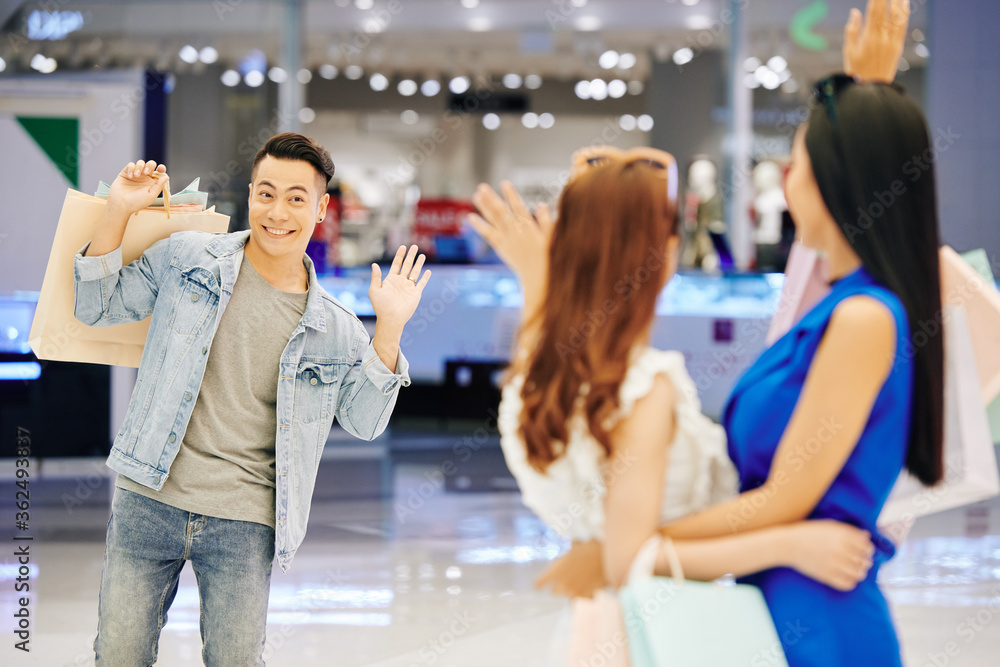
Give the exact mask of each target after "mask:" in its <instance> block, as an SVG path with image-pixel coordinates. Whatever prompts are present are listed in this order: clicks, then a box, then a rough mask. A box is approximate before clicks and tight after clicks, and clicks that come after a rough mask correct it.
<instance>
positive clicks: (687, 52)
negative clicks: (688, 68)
mask: <svg viewBox="0 0 1000 667" xmlns="http://www.w3.org/2000/svg"><path fill="white" fill-rule="evenodd" d="M692 60H694V51H692V50H691V49H689V48H688V47H686V46H685V47H684V48H682V49H677V50H676V51H674V64H675V65H687V64H688V63H689V62H691V61H692Z"/></svg>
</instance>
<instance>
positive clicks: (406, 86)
mask: <svg viewBox="0 0 1000 667" xmlns="http://www.w3.org/2000/svg"><path fill="white" fill-rule="evenodd" d="M418 89H419V86H418V85H417V82H416V81H414V80H413V79H403V80H402V81H400V82H399V84H398V85H397V86H396V91H397V92H398V93H399V94H400V95H402V96H403V97H410V96H412V95H416V94H417V90H418Z"/></svg>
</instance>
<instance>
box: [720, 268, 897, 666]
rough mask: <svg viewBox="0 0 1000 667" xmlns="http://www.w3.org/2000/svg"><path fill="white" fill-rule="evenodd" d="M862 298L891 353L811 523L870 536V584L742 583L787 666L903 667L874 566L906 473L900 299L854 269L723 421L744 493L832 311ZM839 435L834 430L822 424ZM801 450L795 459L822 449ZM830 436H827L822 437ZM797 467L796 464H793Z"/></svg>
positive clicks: (786, 576)
mask: <svg viewBox="0 0 1000 667" xmlns="http://www.w3.org/2000/svg"><path fill="white" fill-rule="evenodd" d="M859 294H864V295H868V296H871V297H874V298H876V299H878V300H879V301H881V302H882V303H884V304H885V305H886V306H888V308H889V310H890V311H892V314H893V316H894V318H895V321H896V355H895V360H894V364H893V368H892V372H891V373H890V374H889V377H888V379H887V380H886V382H885V385H884V386H883V387H882V390H881V391H880V392H879V394H878V397H877V398H876V400H875V405H874V407H873V408H872V414H871V417H870V418H869V420H868V423H867V424H866V426H865V428H864V431H863V432H862V434H861V438H860V440H859V441H858V444H857V446H856V447H855V449H854V452H853V453H852V454H851V455H850V457H849V458H848V460H847V463H846V464H845V465H844V468H843V470H842V471H841V472H840V474H839V475H837V477H836V478H835V479H834V481H833V484H832V485H831V486H830V489H829V490H828V491H827V492H826V494H824V496H823V497H822V499H821V500H820V501H819V504H818V505H817V506H816V508H815V509H814V510H813V512H812V514H810V515H809V518H810V519H836V520H838V521H843V522H846V523H849V524H852V525H855V526H858V527H861V528H864V529H865V530H867V531H869V532H870V533H871V534H872V537H873V540H874V541H875V543H876V552H875V559H874V560H875V564H874V566H873V567H872V569H871V571H870V572H869V573H868V578H867V579H865V580H864V581H863V582H861V583H860V584H859V585H858V587H857V588H856V589H855V590H853V591H851V592H849V593H843V592H840V591H836V590H834V589H832V588H829V587H827V586H825V585H823V584H820V583H819V582H817V581H814V580H813V579H810V578H808V577H805V576H803V575H801V574H799V573H798V572H796V571H794V570H791V569H789V568H777V569H772V570H767V571H765V572H761V573H758V574H755V575H753V576H750V577H746V578H744V579H742V580H741V581H743V582H744V583H750V584H754V585H756V586H758V587H760V589H761V591H762V592H763V594H764V598H765V599H766V600H767V605H768V608H769V609H770V610H771V615H772V617H773V618H774V624H775V627H776V628H777V630H778V635H779V636H780V637H781V640H782V645H783V648H784V650H785V654H786V656H787V657H788V663H789V665H790V666H791V667H834V666H836V667H848V666H851V667H854V666H857V665H878V667H898V666H901V664H902V663H901V659H900V654H899V641H898V640H897V638H896V632H895V629H894V628H893V623H892V619H891V617H890V615H889V608H888V605H887V603H886V601H885V598H884V597H883V596H882V593H881V591H880V590H879V588H878V585H877V584H876V577H877V576H878V571H879V566H880V565H881V564H882V563H884V562H885V561H887V560H889V559H890V558H892V556H893V554H894V553H895V549H894V548H893V546H892V543H891V542H889V540H888V539H885V538H884V537H883V536H881V535H880V534H879V533H878V531H877V529H876V527H875V521H876V519H877V518H878V515H879V512H880V511H881V509H882V505H883V504H884V503H885V501H886V498H887V497H888V495H889V492H890V490H891V489H892V487H893V484H894V483H895V481H896V478H897V477H898V475H899V473H900V470H901V469H902V468H903V466H904V465H905V460H906V451H907V444H908V441H909V431H910V428H909V426H910V410H911V402H912V385H913V364H912V347H911V346H910V344H909V332H910V327H909V324H908V318H907V315H906V309H905V308H904V307H903V305H902V302H900V300H899V298H898V297H897V296H896V295H895V294H894V293H893V292H891V291H889V290H888V289H886V288H885V287H883V286H881V285H880V284H878V283H877V282H876V281H875V279H874V278H873V277H872V276H871V275H870V274H869V273H868V272H867V271H866V270H865V269H864V268H860V269H858V270H857V271H855V272H854V273H851V274H849V275H847V276H845V277H844V278H842V279H841V280H839V281H837V282H835V283H834V284H833V286H832V291H831V292H830V294H828V295H827V296H826V297H825V298H824V299H823V300H822V301H820V302H819V303H818V304H817V305H816V306H815V307H814V308H813V309H812V310H811V311H809V312H808V313H807V314H806V315H805V316H804V317H803V318H802V320H801V321H800V322H799V323H798V324H797V325H796V326H795V327H793V328H792V329H791V330H790V331H789V332H788V333H787V334H785V336H783V337H782V338H781V339H779V340H778V341H777V342H776V343H775V344H774V345H773V346H771V347H770V348H768V349H767V350H765V351H764V353H763V354H762V355H761V356H760V358H759V359H758V360H757V362H756V363H755V364H754V365H753V366H751V367H750V369H749V370H747V372H746V374H745V375H744V376H743V377H742V378H741V379H740V381H739V382H738V383H737V385H736V387H735V389H734V390H733V392H732V395H731V396H730V398H729V401H728V403H727V405H726V408H725V410H724V413H723V426H724V427H725V429H726V433H727V435H728V437H729V455H730V457H731V458H732V459H733V463H735V465H736V469H737V470H738V472H739V476H740V491H741V492H742V491H748V490H750V489H754V488H757V487H759V486H760V485H762V484H763V483H764V482H765V481H766V479H767V476H768V472H769V470H770V468H771V461H772V459H773V458H774V454H775V450H776V449H777V447H778V443H779V441H780V440H781V436H782V434H783V433H784V431H785V427H786V426H787V425H788V422H789V419H790V418H791V416H792V411H793V410H794V408H795V403H796V402H797V401H798V398H799V394H800V393H801V391H802V387H803V384H804V383H805V379H806V374H807V373H808V372H809V366H810V365H811V363H812V359H813V356H814V355H815V353H816V349H817V347H818V346H819V343H820V340H821V339H822V338H823V334H824V332H825V331H826V327H827V324H828V323H829V321H830V317H831V315H832V314H833V310H834V308H836V306H837V305H838V304H839V303H840V302H841V301H843V300H844V299H846V298H848V297H850V296H854V295H859ZM824 426H825V427H827V428H830V429H835V428H837V425H836V423H833V422H831V423H829V424H825V425H824ZM824 434H825V430H824V428H821V429H820V430H819V431H818V432H817V442H809V441H807V442H805V443H803V444H802V450H801V457H802V458H806V457H808V456H809V450H810V448H812V450H813V451H815V447H816V446H818V445H820V444H821V442H822V439H823V438H824ZM827 437H828V436H827ZM793 465H794V464H793Z"/></svg>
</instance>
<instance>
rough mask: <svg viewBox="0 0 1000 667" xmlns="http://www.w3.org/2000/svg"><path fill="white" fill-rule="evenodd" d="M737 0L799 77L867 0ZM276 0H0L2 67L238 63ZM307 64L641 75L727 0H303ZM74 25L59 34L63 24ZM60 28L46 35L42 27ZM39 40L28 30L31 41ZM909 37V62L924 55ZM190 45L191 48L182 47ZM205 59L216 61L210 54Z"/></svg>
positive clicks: (425, 73) (754, 41) (917, 14)
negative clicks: (39, 59) (613, 65)
mask: <svg viewBox="0 0 1000 667" xmlns="http://www.w3.org/2000/svg"><path fill="white" fill-rule="evenodd" d="M927 1H928V0H912V4H913V6H914V15H913V18H912V20H911V26H912V27H913V28H915V29H917V33H916V34H917V36H918V37H919V36H920V35H921V29H922V28H923V27H924V25H925V15H926V6H925V5H926V2H927ZM737 2H738V3H739V4H741V5H743V6H744V7H745V8H746V9H745V11H746V21H747V31H748V49H749V52H750V54H751V55H756V56H758V57H760V58H762V59H764V60H766V59H767V58H770V57H771V56H774V55H781V56H783V57H784V58H786V59H787V60H788V61H789V62H790V63H791V64H792V68H793V69H794V70H796V74H797V75H801V76H803V77H815V76H819V75H821V74H823V73H825V72H828V71H830V70H833V69H837V68H838V65H839V62H840V56H839V50H840V45H841V39H842V32H843V24H844V22H845V21H846V19H847V15H848V11H849V9H850V8H851V7H852V6H857V5H863V4H864V0H737ZM288 5H289V3H288V2H284V1H280V0H270V1H260V0H202V1H200V2H191V1H184V0H159V1H153V0H132V1H125V0H102V1H80V2H77V1H74V0H43V1H41V2H18V1H12V0H0V25H3V28H4V32H5V33H6V35H5V37H6V38H5V39H4V40H3V42H2V44H3V45H2V46H0V57H2V58H4V59H5V60H6V63H7V70H8V72H11V71H17V70H22V69H23V70H28V71H30V69H28V68H29V67H30V65H31V62H32V59H33V58H35V56H36V54H39V53H41V54H42V55H44V56H46V57H51V58H54V59H56V61H57V62H58V67H59V68H61V69H63V70H67V69H86V68H93V67H95V66H96V67H100V68H107V67H115V66H135V65H139V66H153V67H157V68H158V69H160V70H167V71H174V72H184V71H192V70H193V71H198V70H200V69H204V68H205V67H207V65H206V64H205V63H203V62H200V61H196V62H193V63H188V62H185V61H184V60H183V59H182V58H181V55H180V54H181V50H182V48H183V47H184V46H186V45H190V46H193V47H194V48H195V49H198V50H199V51H201V50H203V49H205V47H211V49H209V52H212V51H213V50H214V52H216V53H217V54H218V60H217V61H216V62H217V63H218V64H219V65H224V66H236V65H238V63H240V62H241V61H242V60H243V59H244V58H245V57H246V55H247V53H248V52H250V51H252V50H253V49H259V50H260V51H261V52H263V55H264V56H265V57H266V59H267V61H268V63H269V64H274V63H277V62H279V61H280V59H281V54H282V45H283V35H284V34H287V32H286V31H287V26H288V25H289V21H288V18H287V17H288V15H289V9H288ZM299 6H300V8H301V9H300V23H301V26H302V29H301V32H300V34H301V44H302V54H303V57H302V65H303V66H306V67H310V68H313V69H315V68H319V67H320V66H321V65H323V64H327V65H335V66H336V67H338V68H341V69H342V68H343V67H345V66H347V65H350V64H356V65H361V66H362V67H363V68H365V70H366V71H371V70H374V69H377V70H379V71H382V72H385V73H386V74H387V75H388V76H390V77H391V76H394V75H395V76H402V75H414V76H417V77H424V78H429V77H441V76H449V75H454V74H469V75H473V76H476V75H491V76H497V75H502V74H503V73H506V72H518V73H520V74H522V75H526V74H538V75H541V76H543V77H555V78H560V79H573V78H577V77H581V76H582V77H589V76H598V75H600V74H601V73H602V68H601V65H600V64H599V58H600V56H601V54H602V53H604V52H605V51H607V50H609V49H614V50H617V51H619V52H623V53H624V52H628V53H634V54H635V55H636V62H635V64H634V65H632V67H630V68H628V69H623V68H620V67H619V68H618V69H617V71H616V72H615V75H616V76H618V77H621V78H625V79H640V80H641V79H644V78H645V76H646V75H647V74H648V72H649V69H650V67H651V65H652V63H653V61H654V60H656V59H659V60H662V61H668V60H669V59H671V58H672V57H673V54H674V53H675V52H676V51H678V50H679V49H683V48H685V47H688V48H691V49H692V51H694V52H695V54H697V52H698V51H699V50H701V49H709V50H711V49H723V48H726V47H727V46H728V42H729V33H728V29H727V24H728V23H730V22H731V15H730V14H729V13H728V12H727V8H728V7H729V6H730V3H729V0H310V1H305V2H301V3H299ZM69 28H75V29H73V30H72V31H71V32H69V33H68V34H66V35H65V36H62V35H61V33H62V32H64V31H65V30H67V29H69ZM45 36H49V37H57V38H58V39H42V38H41V37H45ZM31 37H35V38H36V39H31ZM916 44H917V42H914V41H912V40H911V42H910V43H909V45H908V51H907V56H908V60H909V61H910V62H911V63H913V64H914V65H915V66H919V65H920V62H921V60H922V59H923V57H925V56H926V53H927V52H926V49H925V48H918V49H917V50H916V51H915V50H914V48H915V47H916ZM188 51H189V53H190V49H189V50H188ZM209 59H211V58H209Z"/></svg>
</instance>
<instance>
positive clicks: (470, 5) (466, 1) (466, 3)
mask: <svg viewBox="0 0 1000 667" xmlns="http://www.w3.org/2000/svg"><path fill="white" fill-rule="evenodd" d="M462 6H463V7H465V8H466V9H475V8H476V7H478V6H479V0H462Z"/></svg>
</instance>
